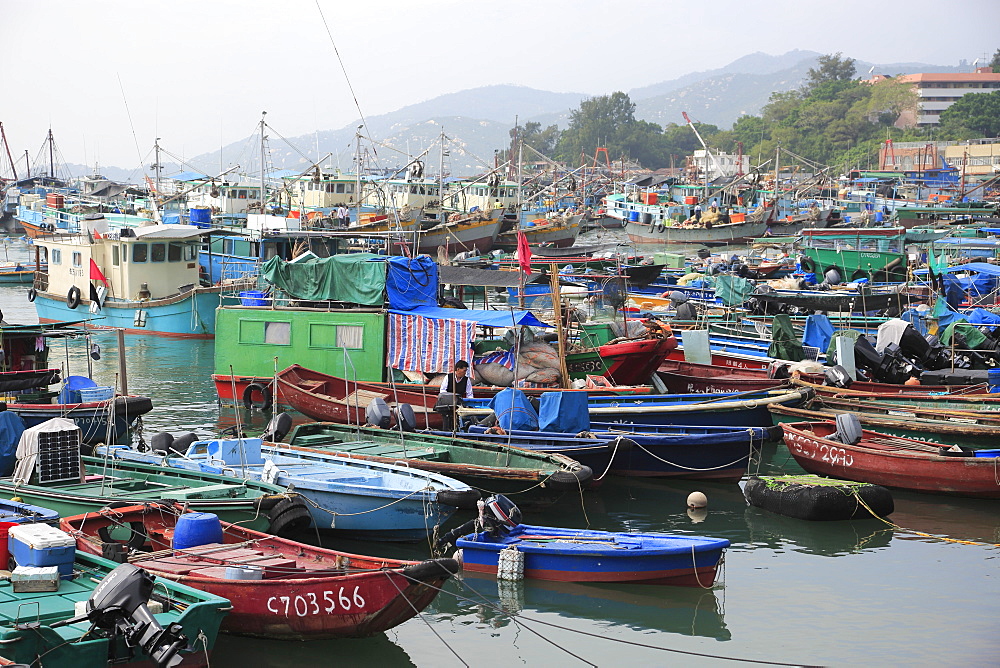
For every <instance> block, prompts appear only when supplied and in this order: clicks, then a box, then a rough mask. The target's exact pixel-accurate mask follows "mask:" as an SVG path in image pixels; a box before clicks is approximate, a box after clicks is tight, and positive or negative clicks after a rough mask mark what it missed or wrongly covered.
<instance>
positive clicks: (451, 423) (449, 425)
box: [434, 392, 462, 431]
mask: <svg viewBox="0 0 1000 668" xmlns="http://www.w3.org/2000/svg"><path fill="white" fill-rule="evenodd" d="M460 406H462V399H461V397H459V396H458V395H457V394H455V393H454V392H443V393H442V394H439V395H438V400H437V403H435V404H434V411H435V412H436V413H440V414H441V418H442V419H443V420H444V430H445V431H455V409H456V408H458V407H460Z"/></svg>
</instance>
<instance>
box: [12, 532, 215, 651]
mask: <svg viewBox="0 0 1000 668" xmlns="http://www.w3.org/2000/svg"><path fill="white" fill-rule="evenodd" d="M117 566H119V564H116V563H114V562H111V561H108V560H106V559H102V558H100V557H95V556H92V555H89V554H84V553H82V552H77V554H76V562H75V563H74V565H73V579H72V580H60V581H59V589H58V590H57V591H53V592H37V591H33V592H14V588H13V586H12V585H11V581H10V580H9V579H7V580H0V657H2V659H6V660H7V661H9V662H13V663H15V664H23V665H25V666H28V665H31V666H42V667H45V666H54V667H59V666H73V667H74V668H98V667H101V668H103V667H105V666H108V665H111V664H112V663H113V664H115V665H119V666H140V665H141V666H150V665H153V662H152V660H151V657H150V656H149V655H148V654H147V653H146V652H145V651H144V650H143V649H142V647H139V646H137V647H127V646H126V644H125V641H124V639H123V638H122V636H121V635H119V636H118V637H117V639H112V638H109V637H106V635H107V634H106V633H104V632H102V631H100V630H97V631H94V632H90V628H91V624H90V622H89V621H86V620H84V621H82V622H77V623H75V624H69V625H66V626H58V627H57V628H52V626H53V625H54V624H56V623H58V622H65V621H68V620H70V619H73V618H74V617H77V616H78V613H77V612H76V610H75V608H76V604H77V603H78V602H80V601H86V600H87V599H89V598H90V596H91V594H92V593H93V591H94V588H95V587H97V585H98V583H100V582H101V580H102V579H103V578H104V577H105V576H106V575H108V574H109V573H110V572H111V571H113V570H114V569H115V568H116V567H117ZM151 601H153V602H158V603H160V605H162V606H163V611H162V612H156V613H155V614H154V617H155V618H156V620H157V622H159V623H160V625H161V626H163V627H164V628H166V627H167V626H168V625H170V624H180V625H181V627H182V629H183V631H182V632H183V634H184V636H186V638H187V641H188V646H187V647H186V648H182V649H181V650H180V652H179V653H178V655H177V656H178V657H181V658H182V659H185V663H184V665H207V664H208V655H209V653H210V652H211V650H212V648H213V647H214V646H215V639H216V637H217V636H218V633H219V626H220V625H221V624H222V619H223V618H224V617H225V616H226V612H227V611H229V610H230V609H231V607H232V606H231V605H230V603H229V601H227V600H226V599H224V598H222V597H219V596H215V595H214V594H209V593H207V592H203V591H198V590H197V589H193V588H191V587H188V586H187V585H182V584H179V583H177V582H172V581H171V580H166V579H163V578H160V579H157V580H156V582H155V584H154V589H153V597H152V599H151Z"/></svg>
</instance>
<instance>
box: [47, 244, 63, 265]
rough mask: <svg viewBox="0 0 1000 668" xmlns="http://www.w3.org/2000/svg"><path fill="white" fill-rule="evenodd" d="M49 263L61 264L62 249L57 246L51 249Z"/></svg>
mask: <svg viewBox="0 0 1000 668" xmlns="http://www.w3.org/2000/svg"><path fill="white" fill-rule="evenodd" d="M49 264H62V251H61V250H59V249H58V248H53V249H52V260H51V261H50V262H49Z"/></svg>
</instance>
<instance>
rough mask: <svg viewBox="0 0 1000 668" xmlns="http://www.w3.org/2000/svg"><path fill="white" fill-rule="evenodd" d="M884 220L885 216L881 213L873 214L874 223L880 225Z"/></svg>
mask: <svg viewBox="0 0 1000 668" xmlns="http://www.w3.org/2000/svg"><path fill="white" fill-rule="evenodd" d="M884 219H885V216H884V214H883V213H882V212H881V211H876V212H875V222H876V223H881V222H882V221H883V220H884Z"/></svg>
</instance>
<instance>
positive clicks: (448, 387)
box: [438, 360, 473, 399]
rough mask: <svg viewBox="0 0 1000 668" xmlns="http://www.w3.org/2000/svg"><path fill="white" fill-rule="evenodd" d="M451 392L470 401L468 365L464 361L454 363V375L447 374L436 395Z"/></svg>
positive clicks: (470, 386) (470, 390) (470, 382)
mask: <svg viewBox="0 0 1000 668" xmlns="http://www.w3.org/2000/svg"><path fill="white" fill-rule="evenodd" d="M446 392H451V393H452V394H457V395H458V396H460V397H462V398H463V399H472V398H473V396H472V379H471V378H469V363H468V362H466V361H465V360H458V361H457V362H455V373H449V374H448V375H447V376H445V377H444V380H442V381H441V391H440V392H439V393H438V394H444V393H446Z"/></svg>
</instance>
